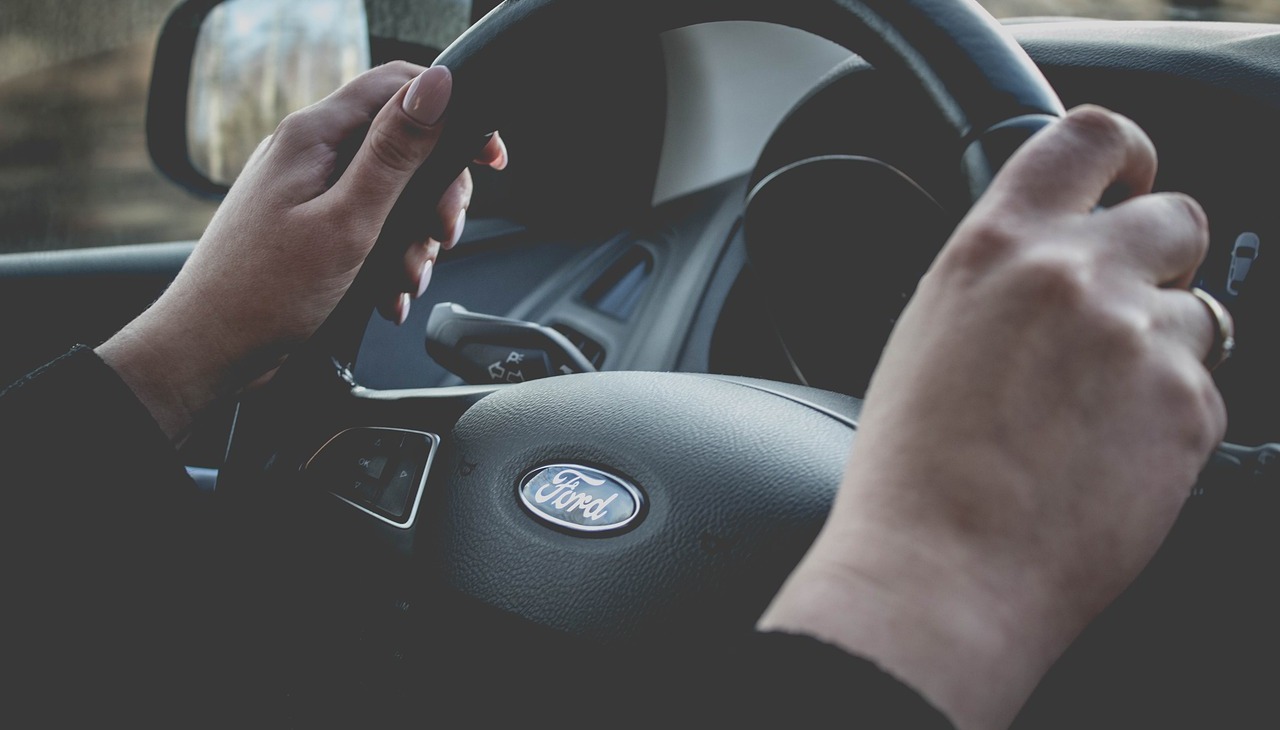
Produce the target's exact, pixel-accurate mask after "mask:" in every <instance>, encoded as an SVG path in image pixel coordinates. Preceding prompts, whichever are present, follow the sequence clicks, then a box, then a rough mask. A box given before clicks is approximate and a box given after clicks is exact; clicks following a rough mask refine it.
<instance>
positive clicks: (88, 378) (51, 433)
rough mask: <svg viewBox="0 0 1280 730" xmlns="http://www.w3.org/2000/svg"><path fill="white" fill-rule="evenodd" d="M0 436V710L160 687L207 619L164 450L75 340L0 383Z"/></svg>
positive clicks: (178, 671) (192, 538) (103, 701)
mask: <svg viewBox="0 0 1280 730" xmlns="http://www.w3.org/2000/svg"><path fill="white" fill-rule="evenodd" d="M0 434H2V435H3V440H2V441H0V474H2V475H3V477H2V481H3V485H4V491H3V494H4V498H3V506H0V534H2V535H3V537H2V538H0V539H3V541H4V543H3V544H4V551H3V556H2V557H0V566H2V567H0V570H2V571H3V572H2V573H0V575H3V580H4V596H5V597H4V601H3V606H4V608H3V609H2V611H3V621H2V623H0V625H2V626H3V628H0V631H2V632H3V636H4V647H5V656H4V659H3V660H2V661H3V665H4V666H6V667H7V668H8V671H6V675H7V676H9V677H10V678H15V679H13V680H12V681H6V685H7V686H6V689H5V692H4V694H5V696H6V699H7V700H9V702H6V705H9V704H10V703H11V702H18V703H20V704H22V703H30V705H31V706H32V708H34V709H36V711H38V712H40V713H41V715H43V716H45V717H48V716H49V715H50V713H53V714H55V715H56V714H57V713H59V712H69V711H73V710H76V709H83V710H84V711H85V712H89V711H90V708H96V710H97V711H107V710H108V708H109V706H110V705H111V703H117V702H118V703H119V704H120V706H121V707H128V706H130V705H132V704H134V703H136V702H138V701H139V698H140V697H146V698H150V697H151V696H153V691H152V690H155V691H156V692H160V691H162V690H163V691H169V690H168V688H161V687H159V686H155V685H154V682H155V681H156V678H157V677H161V678H163V677H165V676H166V675H169V676H170V677H174V678H176V677H178V676H181V675H182V673H184V672H185V671H186V670H185V669H184V668H183V667H184V666H185V664H186V662H185V661H182V656H187V655H189V651H188V650H194V649H195V647H193V646H191V640H190V639H189V638H187V637H188V636H189V635H190V634H198V632H199V631H200V627H201V625H202V624H206V623H207V622H208V616H207V615H206V614H205V612H204V609H205V608H206V607H207V603H206V602H205V601H203V600H202V598H203V597H202V595H201V594H202V592H203V591H205V590H206V589H207V588H208V585H209V584H208V582H207V581H206V580H204V579H203V578H201V577H199V576H202V575H204V576H207V572H208V568H209V566H208V564H207V560H208V556H209V554H210V550H211V543H209V541H208V540H209V530H208V524H207V523H208V518H207V512H208V510H207V509H206V507H207V504H206V502H207V500H206V498H205V496H204V495H203V494H202V493H201V492H200V491H199V490H198V489H197V487H196V485H195V484H194V482H192V480H191V479H190V478H189V477H188V476H187V473H186V470H185V468H184V467H183V465H182V463H181V461H180V460H179V458H178V455H177V452H176V450H175V449H174V448H173V447H172V445H171V444H170V443H169V441H168V439H167V438H166V437H165V436H164V434H163V433H162V432H161V431H160V428H159V426H158V425H157V424H156V422H155V420H154V419H153V418H152V417H151V414H150V413H149V412H148V411H147V409H146V408H145V407H144V406H143V405H142V404H141V402H139V401H138V399H137V398H136V397H135V395H134V393H133V391H132V390H130V389H129V387H128V386H127V385H126V384H125V383H124V382H123V381H122V380H120V378H119V377H118V376H117V375H116V373H115V371H114V370H112V369H111V368H110V367H108V366H107V365H106V364H105V363H104V362H103V361H102V360H101V359H99V358H98V357H97V355H96V354H95V353H94V352H93V351H92V350H91V349H89V348H87V347H83V346H77V347H75V348H73V349H72V350H71V351H69V352H68V353H66V354H65V355H63V356H62V357H60V358H58V359H57V360H55V361H53V362H51V363H49V364H47V365H45V366H44V367H41V368H40V369H38V370H36V371H34V372H32V373H30V374H29V375H27V376H26V377H24V378H22V379H21V380H19V381H17V382H15V383H13V384H12V385H10V386H9V387H7V388H5V389H4V390H3V391H2V392H0ZM131 678H133V679H136V681H130V680H131ZM174 681H175V683H177V681H176V679H175V680H174ZM107 688H110V689H109V690H108V689H107ZM95 689H97V690H100V691H95ZM135 693H136V694H135ZM147 701H149V699H148V700H147ZM80 703H83V704H80Z"/></svg>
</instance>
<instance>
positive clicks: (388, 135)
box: [368, 124, 421, 173]
mask: <svg viewBox="0 0 1280 730" xmlns="http://www.w3.org/2000/svg"><path fill="white" fill-rule="evenodd" d="M368 145H369V152H370V153H372V154H373V157H374V159H376V160H377V162H378V163H379V164H380V165H382V166H383V167H385V168H387V169H388V170H391V171H394V172H398V173H407V172H412V171H413V170H414V169H415V168H417V166H418V163H419V162H421V160H420V159H419V155H417V154H416V153H415V151H414V145H413V143H412V141H411V140H410V139H408V138H407V136H406V135H404V134H402V133H401V132H400V131H399V130H395V129H389V128H388V126H387V125H382V124H375V125H373V126H372V127H371V128H370V129H369V137H368Z"/></svg>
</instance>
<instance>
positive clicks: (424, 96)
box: [404, 66, 453, 127]
mask: <svg viewBox="0 0 1280 730" xmlns="http://www.w3.org/2000/svg"><path fill="white" fill-rule="evenodd" d="M452 92H453V74H451V73H449V69H448V68H445V67H444V66H432V67H431V68H429V69H427V70H426V71H423V72H422V73H420V74H418V78H416V79H414V80H413V82H412V83H410V84H409V91H407V92H405V95H404V111H405V113H406V114H408V115H409V116H411V117H413V118H414V120H415V121H417V122H418V123H419V124H425V125H426V126H428V127H430V126H434V125H435V124H437V123H439V121H440V118H441V117H443V116H444V110H445V108H446V107H448V106H449V95H450V94H451V93H452Z"/></svg>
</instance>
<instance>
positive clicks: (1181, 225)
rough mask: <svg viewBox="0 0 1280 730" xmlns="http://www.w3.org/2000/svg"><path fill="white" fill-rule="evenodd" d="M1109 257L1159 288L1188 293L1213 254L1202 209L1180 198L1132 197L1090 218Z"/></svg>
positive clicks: (1162, 195)
mask: <svg viewBox="0 0 1280 730" xmlns="http://www.w3.org/2000/svg"><path fill="white" fill-rule="evenodd" d="M1089 224H1090V225H1092V226H1094V227H1095V228H1097V229H1099V230H1100V231H1101V233H1100V235H1099V236H1097V240H1098V241H1099V244H1100V245H1103V246H1105V247H1106V248H1107V254H1108V255H1109V256H1113V257H1115V259H1116V260H1119V261H1122V262H1124V264H1125V265H1127V266H1129V267H1131V268H1132V269H1134V270H1136V271H1138V272H1139V273H1141V275H1142V277H1143V279H1144V280H1145V281H1147V282H1148V283H1151V284H1156V285H1159V286H1168V287H1175V288H1179V289H1185V288H1187V287H1188V286H1190V285H1191V281H1192V279H1193V278H1194V277H1195V273H1196V270H1197V269H1198V268H1199V267H1200V264H1201V263H1202V262H1203V261H1204V257H1205V254H1206V253H1207V252H1208V250H1209V220H1208V218H1207V217H1206V216H1205V213H1204V209H1203V208H1201V207H1200V204H1199V203H1197V202H1196V201H1195V200H1193V199H1192V198H1190V197H1188V196H1186V195H1182V194H1180V193H1159V194H1153V195H1144V196H1142V197H1139V198H1133V199H1131V200H1129V201H1126V202H1124V203H1122V204H1120V205H1118V206H1116V207H1115V208H1111V209H1110V210H1106V211H1102V212H1100V213H1099V214H1098V215H1096V216H1093V217H1092V218H1090V219H1089Z"/></svg>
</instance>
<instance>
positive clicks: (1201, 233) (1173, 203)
mask: <svg viewBox="0 0 1280 730" xmlns="http://www.w3.org/2000/svg"><path fill="white" fill-rule="evenodd" d="M1165 199H1166V200H1167V201H1168V203H1169V205H1170V207H1172V208H1174V209H1175V211H1174V213H1175V214H1176V215H1180V216H1182V217H1184V218H1186V219H1187V220H1188V221H1189V222H1190V224H1191V231H1192V232H1193V233H1194V234H1195V236H1196V240H1197V242H1201V241H1202V242H1203V244H1204V245H1205V246H1206V247H1207V246H1208V245H1209V216H1208V214H1206V213H1205V212H1204V206H1202V205H1200V202H1199V201H1197V200H1196V199H1195V198H1193V197H1191V196H1190V195H1186V194H1185V193H1170V194H1168V195H1167V196H1165Z"/></svg>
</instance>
